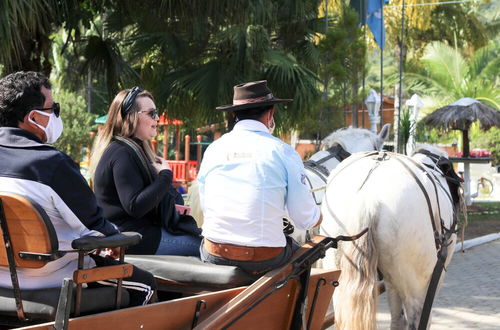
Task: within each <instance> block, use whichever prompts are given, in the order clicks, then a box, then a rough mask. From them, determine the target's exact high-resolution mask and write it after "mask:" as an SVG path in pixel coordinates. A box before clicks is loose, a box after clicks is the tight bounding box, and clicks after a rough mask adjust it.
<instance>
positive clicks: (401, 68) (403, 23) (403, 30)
mask: <svg viewBox="0 0 500 330" xmlns="http://www.w3.org/2000/svg"><path fill="white" fill-rule="evenodd" d="M405 6H406V2H405V0H403V6H402V7H401V39H400V41H399V92H398V95H399V101H398V102H399V104H398V123H397V125H398V135H397V140H396V141H397V143H396V144H397V146H396V148H397V149H396V150H397V152H398V153H400V152H401V145H400V144H401V141H400V140H401V132H400V126H399V124H400V121H401V120H400V118H401V107H402V106H403V47H404V42H403V41H404V34H405Z"/></svg>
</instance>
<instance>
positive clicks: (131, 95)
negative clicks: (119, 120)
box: [121, 86, 142, 117]
mask: <svg viewBox="0 0 500 330" xmlns="http://www.w3.org/2000/svg"><path fill="white" fill-rule="evenodd" d="M140 92H142V89H141V88H140V87H137V86H135V87H134V88H132V89H131V90H130V92H128V93H127V96H125V99H123V102H122V107H121V112H122V117H125V115H126V114H128V113H129V112H130V110H131V109H132V106H133V105H134V102H135V98H136V97H137V95H138V94H139V93H140Z"/></svg>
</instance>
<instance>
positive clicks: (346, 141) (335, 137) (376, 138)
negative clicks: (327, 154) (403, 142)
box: [321, 124, 390, 153]
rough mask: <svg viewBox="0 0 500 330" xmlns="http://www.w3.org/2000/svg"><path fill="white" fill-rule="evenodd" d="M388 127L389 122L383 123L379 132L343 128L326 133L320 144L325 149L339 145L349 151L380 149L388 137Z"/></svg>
mask: <svg viewBox="0 0 500 330" xmlns="http://www.w3.org/2000/svg"><path fill="white" fill-rule="evenodd" d="M389 127H390V124H385V125H384V126H383V127H382V129H381V130H380V133H379V134H375V133H373V132H371V131H370V130H367V129H362V128H343V129H340V130H337V131H335V132H333V133H332V134H330V135H328V136H327V137H326V138H325V139H324V140H323V141H322V143H321V144H322V146H323V147H325V148H326V149H328V148H331V147H333V146H334V145H341V146H342V148H344V149H345V150H346V151H348V152H350V153H355V152H363V151H372V150H381V149H382V146H383V145H384V141H385V140H386V139H387V138H388V137H389Z"/></svg>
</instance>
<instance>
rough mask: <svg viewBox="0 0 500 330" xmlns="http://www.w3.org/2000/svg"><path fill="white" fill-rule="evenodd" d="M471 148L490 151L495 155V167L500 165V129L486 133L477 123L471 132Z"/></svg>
mask: <svg viewBox="0 0 500 330" xmlns="http://www.w3.org/2000/svg"><path fill="white" fill-rule="evenodd" d="M470 137H471V139H470V140H471V148H481V149H488V150H489V151H490V152H491V153H492V154H493V158H494V160H493V165H500V128H497V127H493V128H490V129H489V130H488V131H486V132H484V131H482V130H480V128H479V125H478V124H477V123H476V124H474V125H473V126H472V128H471V130H470Z"/></svg>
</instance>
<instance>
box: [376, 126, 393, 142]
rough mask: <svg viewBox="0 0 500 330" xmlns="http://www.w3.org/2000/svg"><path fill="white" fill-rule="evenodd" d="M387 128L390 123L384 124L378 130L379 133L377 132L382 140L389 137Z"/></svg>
mask: <svg viewBox="0 0 500 330" xmlns="http://www.w3.org/2000/svg"><path fill="white" fill-rule="evenodd" d="M389 128H391V124H385V125H384V126H383V127H382V129H381V130H380V133H378V136H379V138H381V139H382V141H385V140H387V138H388V137H389Z"/></svg>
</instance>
